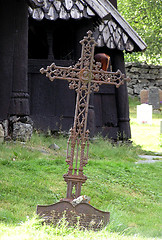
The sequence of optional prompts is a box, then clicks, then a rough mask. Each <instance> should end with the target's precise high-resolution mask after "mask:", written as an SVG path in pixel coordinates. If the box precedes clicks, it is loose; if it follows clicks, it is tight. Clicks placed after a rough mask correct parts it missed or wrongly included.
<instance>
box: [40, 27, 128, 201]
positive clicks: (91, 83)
mask: <svg viewBox="0 0 162 240" xmlns="http://www.w3.org/2000/svg"><path fill="white" fill-rule="evenodd" d="M87 34H88V35H87V36H86V37H84V39H83V40H82V41H80V43H81V44H82V53H81V58H80V59H79V61H78V62H77V63H76V64H75V65H74V66H70V67H60V66H56V65H55V64H54V63H52V64H51V65H50V66H47V69H44V68H41V70H40V72H41V73H42V74H43V73H45V74H46V77H48V78H49V79H50V80H51V81H54V80H55V79H63V80H67V81H68V82H69V88H70V89H75V91H76V93H77V98H76V108H75V117H74V124H73V128H72V129H71V130H70V132H71V133H70V137H69V140H68V144H67V158H66V162H67V164H68V165H69V169H68V173H67V174H64V180H65V181H66V182H67V195H66V199H64V200H67V201H72V200H73V199H74V198H77V197H79V196H80V194H81V186H82V184H83V183H85V181H86V180H87V177H86V176H85V175H84V174H83V167H84V166H85V165H86V164H87V162H88V149H89V131H88V130H87V117H88V106H89V98H90V94H91V92H92V91H96V92H97V91H99V86H100V85H101V84H112V85H115V86H116V87H119V86H120V85H121V84H123V83H124V81H127V80H128V78H125V76H124V74H122V73H121V71H119V70H118V71H117V72H107V71H103V70H102V69H101V64H100V63H95V61H94V50H95V46H96V45H97V43H96V42H95V40H94V38H93V36H92V32H91V31H88V33H87ZM73 192H74V193H73Z"/></svg>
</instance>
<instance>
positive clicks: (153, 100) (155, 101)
mask: <svg viewBox="0 0 162 240" xmlns="http://www.w3.org/2000/svg"><path fill="white" fill-rule="evenodd" d="M148 103H149V104H150V105H152V107H153V109H160V100H159V89H158V88H157V87H150V88H149V101H148Z"/></svg>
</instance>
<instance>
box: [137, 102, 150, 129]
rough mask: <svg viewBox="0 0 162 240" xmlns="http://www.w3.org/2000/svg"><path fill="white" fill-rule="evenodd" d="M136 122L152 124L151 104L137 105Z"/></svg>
mask: <svg viewBox="0 0 162 240" xmlns="http://www.w3.org/2000/svg"><path fill="white" fill-rule="evenodd" d="M137 122H138V123H139V124H150V125H151V124H152V105H148V104H141V105H137Z"/></svg>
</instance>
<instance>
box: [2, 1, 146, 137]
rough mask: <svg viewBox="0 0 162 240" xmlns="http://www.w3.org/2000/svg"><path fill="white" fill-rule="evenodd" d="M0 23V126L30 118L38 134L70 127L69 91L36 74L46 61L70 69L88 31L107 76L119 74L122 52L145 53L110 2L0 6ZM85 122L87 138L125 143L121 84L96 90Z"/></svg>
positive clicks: (126, 110)
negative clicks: (106, 59) (105, 61)
mask: <svg viewBox="0 0 162 240" xmlns="http://www.w3.org/2000/svg"><path fill="white" fill-rule="evenodd" d="M6 9H7V10H6ZM6 11H7V13H8V14H6ZM0 18H1V19H0V24H1V32H0V46H1V48H0V61H1V71H0V103H1V104H0V121H4V120H5V119H9V118H10V116H20V117H25V116H30V117H31V119H32V120H33V122H34V127H35V128H38V129H43V130H47V129H50V130H52V131H59V130H63V131H68V130H69V128H70V127H71V126H72V123H73V116H74V109H75V92H73V91H72V90H69V88H68V83H67V82H66V81H59V80H56V81H55V82H53V83H51V82H50V81H48V80H47V79H46V77H45V76H43V75H41V74H40V72H39V69H40V68H41V67H46V66H47V65H49V64H51V63H52V62H55V63H56V64H57V65H61V66H69V65H73V64H74V63H75V62H76V61H78V59H79V57H80V54H81V45H80V44H79V41H80V40H81V39H83V37H84V35H86V32H87V31H88V30H90V29H91V30H92V31H93V33H94V37H95V40H96V41H97V43H98V46H97V47H96V53H100V52H102V53H106V54H108V55H109V56H110V58H111V70H112V71H117V70H118V69H120V70H121V71H122V72H123V73H125V66H124V56H123V51H126V52H130V53H131V52H133V51H143V50H145V48H146V44H145V43H144V42H143V41H142V39H141V38H140V37H139V36H138V35H137V33H136V32H135V31H134V30H133V29H132V28H131V27H130V26H129V24H128V23H127V22H126V21H125V20H124V19H123V18H122V17H121V15H120V14H119V12H118V11H117V1H116V0H111V1H108V0H100V1H98V0H93V1H92V0H28V1H27V0H26V1H25V0H8V1H1V8H0ZM88 122H89V128H90V130H91V133H92V134H94V133H97V132H101V133H102V135H104V136H108V137H109V138H113V139H117V137H118V136H120V138H121V139H123V137H125V138H126V139H129V138H130V136H131V134H130V124H129V106H128V94H127V87H126V84H125V85H123V86H121V87H120V88H119V89H116V88H115V87H114V86H101V87H100V91H99V92H98V93H95V94H93V95H92V96H91V101H90V107H89V121H88ZM123 133H124V134H123Z"/></svg>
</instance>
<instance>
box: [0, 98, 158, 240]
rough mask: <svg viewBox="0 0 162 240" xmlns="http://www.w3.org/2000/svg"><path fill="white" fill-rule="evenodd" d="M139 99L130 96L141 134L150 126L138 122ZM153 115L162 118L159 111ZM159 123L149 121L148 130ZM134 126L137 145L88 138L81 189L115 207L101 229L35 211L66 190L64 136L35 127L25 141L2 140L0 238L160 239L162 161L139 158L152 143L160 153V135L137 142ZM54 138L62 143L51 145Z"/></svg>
mask: <svg viewBox="0 0 162 240" xmlns="http://www.w3.org/2000/svg"><path fill="white" fill-rule="evenodd" d="M137 104H138V101H136V102H135V101H132V102H130V110H131V111H130V112H131V127H132V126H133V128H135V132H138V134H139V135H138V136H139V138H140V139H141V137H142V135H143V129H144V128H145V127H146V126H145V125H139V124H137V123H135V121H136V120H135V119H136V105H137ZM153 118H154V119H155V120H157V119H160V114H158V113H157V114H154V116H153ZM154 119H153V121H154ZM133 121H134V123H133ZM155 122H156V121H155ZM155 127H157V126H156V123H155V125H154V124H153V125H152V126H150V130H149V131H150V134H151V132H154V131H155V130H154V129H155ZM133 131H134V129H133ZM133 131H132V136H133V139H134V143H133V145H130V144H118V145H112V144H111V143H110V142H109V141H107V140H103V139H102V138H97V139H96V140H95V141H93V142H91V143H90V151H89V162H88V165H87V166H86V168H85V174H86V176H87V177H88V180H87V181H86V183H85V184H84V185H83V187H82V194H85V195H88V196H90V197H91V205H93V206H94V207H96V208H98V209H100V210H103V211H110V213H111V215H110V216H111V217H110V224H109V225H108V226H106V228H104V229H103V230H102V231H99V232H93V231H81V230H79V229H78V228H77V227H76V228H66V226H65V224H64V223H63V224H62V226H61V227H55V228H53V227H50V226H42V224H41V222H40V221H39V220H38V219H37V217H36V216H35V212H36V206H37V205H38V204H40V205H44V204H52V203H56V202H58V201H59V200H60V199H61V198H64V197H65V195H66V183H65V182H64V180H63V177H62V175H63V174H64V173H66V172H67V165H66V163H65V158H66V145H67V138H66V137H63V136H59V137H56V136H55V137H50V136H45V135H43V134H39V133H37V132H36V133H34V134H33V136H32V139H31V141H30V142H27V143H26V144H22V143H19V142H16V143H14V142H8V143H3V144H0V239H4V240H7V239H12V240H17V239H21V240H26V239H38V240H40V239H50V240H51V239H70V240H71V239H98V240H99V239H110V240H111V239H114V240H129V239H135V240H145V239H147V240H148V239H152V240H153V239H161V237H162V232H161V222H162V218H161V216H162V205H161V196H160V194H161V190H162V187H161V186H162V181H161V168H162V164H161V162H160V161H159V162H156V163H154V164H136V162H137V161H138V160H139V157H138V155H139V154H143V153H147V154H149V153H150V151H154V149H153V144H154V146H155V149H156V152H158V153H159V154H160V151H161V147H160V144H159V142H158V141H156V143H153V144H152V146H151V147H149V144H150V143H149V141H150V140H149V137H146V141H145V142H144V143H143V144H140V145H139V142H138V141H137V142H136V138H135V137H134V132H133ZM158 136H159V135H158ZM53 143H55V144H57V145H58V146H60V149H58V150H52V149H50V148H49V146H50V145H51V144H53ZM148 150H149V151H148ZM151 153H152V152H151Z"/></svg>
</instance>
